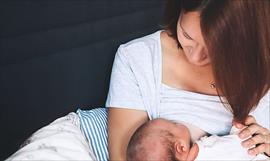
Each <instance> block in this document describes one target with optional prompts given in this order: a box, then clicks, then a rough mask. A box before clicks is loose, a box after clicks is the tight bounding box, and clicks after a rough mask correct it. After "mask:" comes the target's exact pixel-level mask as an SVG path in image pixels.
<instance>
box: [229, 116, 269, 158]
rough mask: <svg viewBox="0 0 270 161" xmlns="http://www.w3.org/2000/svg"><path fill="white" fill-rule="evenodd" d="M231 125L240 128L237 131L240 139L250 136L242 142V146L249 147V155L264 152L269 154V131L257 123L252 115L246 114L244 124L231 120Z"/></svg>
mask: <svg viewBox="0 0 270 161" xmlns="http://www.w3.org/2000/svg"><path fill="white" fill-rule="evenodd" d="M233 125H235V126H236V128H238V129H242V130H241V132H240V133H239V137H240V138H241V139H245V138H248V137H250V138H248V139H247V140H245V141H243V142H242V146H243V147H244V148H249V150H248V153H249V154H250V155H257V154H260V153H265V154H266V155H268V156H270V132H269V130H268V129H267V128H264V127H262V126H260V125H259V124H257V122H256V119H255V118H254V117H253V116H248V117H247V119H246V121H245V124H244V125H243V124H241V123H237V122H233Z"/></svg>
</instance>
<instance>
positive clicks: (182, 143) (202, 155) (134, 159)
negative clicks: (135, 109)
mask: <svg viewBox="0 0 270 161" xmlns="http://www.w3.org/2000/svg"><path fill="white" fill-rule="evenodd" d="M237 131H238V130H237V129H236V128H234V127H233V128H232V129H231V132H230V135H226V136H216V135H212V136H209V137H207V136H205V137H202V138H201V139H199V140H198V141H196V142H195V143H194V144H193V143H192V141H191V135H190V132H189V129H188V128H187V127H186V126H185V125H184V124H180V123H174V122H172V121H168V120H165V119H160V118H159V119H154V120H151V121H148V122H146V123H145V124H143V125H142V126H140V127H139V128H138V129H137V130H136V132H135V133H134V134H133V136H132V137H131V140H130V142H129V144H128V148H127V161H194V160H196V161H199V160H204V161H205V160H212V161H213V160H216V161H218V160H234V161H235V160H243V161H244V160H245V161H248V160H251V161H254V160H268V159H269V158H268V157H266V156H265V155H262V154H259V155H257V156H251V155H249V154H248V153H247V149H245V148H243V147H242V146H241V141H242V140H241V139H240V138H239V137H238V136H237Z"/></svg>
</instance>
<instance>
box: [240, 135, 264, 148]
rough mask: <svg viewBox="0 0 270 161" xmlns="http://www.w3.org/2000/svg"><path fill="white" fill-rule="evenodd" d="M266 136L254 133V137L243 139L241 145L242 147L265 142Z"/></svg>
mask: <svg viewBox="0 0 270 161" xmlns="http://www.w3.org/2000/svg"><path fill="white" fill-rule="evenodd" d="M266 137H267V136H265V135H262V134H258V135H255V136H254V137H252V138H249V139H247V140H245V141H243V142H242V146H243V147H244V148H250V147H252V146H255V145H256V144H261V143H265V141H266Z"/></svg>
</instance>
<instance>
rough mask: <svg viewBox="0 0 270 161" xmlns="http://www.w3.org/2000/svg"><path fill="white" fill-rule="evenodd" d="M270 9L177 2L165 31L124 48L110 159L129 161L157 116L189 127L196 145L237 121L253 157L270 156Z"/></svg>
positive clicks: (114, 84) (118, 61) (118, 63)
mask: <svg viewBox="0 0 270 161" xmlns="http://www.w3.org/2000/svg"><path fill="white" fill-rule="evenodd" d="M269 7H270V4H269V1H268V0H261V1H256V0H253V1H252V0H237V1H231V0H218V1H216V0H169V1H168V4H167V10H166V26H165V28H164V30H162V31H158V32H156V33H154V34H151V35H148V36H146V37H143V38H140V39H136V40H133V41H131V42H129V43H127V44H124V45H121V46H120V47H119V49H118V51H117V54H116V56H115V61H114V65H113V70H112V75H111V83H110V90H109V94H108V98H107V102H106V106H107V107H110V108H109V119H108V136H109V140H108V142H109V157H110V160H125V159H126V156H125V153H126V148H127V144H128V142H129V139H130V137H131V135H132V134H133V133H134V131H135V130H136V128H137V127H138V126H140V125H141V124H142V123H144V122H146V121H147V120H149V119H153V118H157V117H162V118H166V119H168V120H174V121H179V122H183V123H185V124H186V125H187V126H188V127H189V129H190V131H191V134H192V139H193V140H196V139H198V138H199V137H201V136H203V135H206V134H207V133H209V134H219V135H222V134H227V133H228V132H229V129H230V127H231V125H232V121H233V120H234V121H233V122H234V124H235V125H236V126H237V127H239V128H243V127H245V128H244V129H243V130H242V132H241V133H240V134H239V137H240V138H246V137H249V136H252V137H251V138H250V139H248V140H246V141H244V142H243V146H244V147H247V148H248V147H252V146H253V145H256V147H253V148H251V149H249V150H248V152H249V153H250V154H251V155H256V154H258V153H265V154H267V155H270V144H269V143H270V142H269V140H270V134H269V129H267V127H268V128H269V114H268V113H269V95H270V94H269V92H268V91H269V85H270V47H269V42H270V31H269V30H270V24H269V21H268V20H269V19H270V17H269V16H270V11H269V10H270V8H269ZM249 114H250V116H248V115H249ZM251 115H252V116H251ZM257 122H258V123H257Z"/></svg>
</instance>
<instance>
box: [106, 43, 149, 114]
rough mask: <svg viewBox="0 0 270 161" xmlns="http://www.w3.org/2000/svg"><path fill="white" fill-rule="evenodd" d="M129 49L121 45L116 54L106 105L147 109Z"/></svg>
mask: <svg viewBox="0 0 270 161" xmlns="http://www.w3.org/2000/svg"><path fill="white" fill-rule="evenodd" d="M128 54H129V53H128V50H127V49H125V47H124V46H123V45H121V46H120V47H119V48H118V50H117V53H116V55H115V59H114V63H113V68H112V73H111V80H110V87H109V93H108V96H107V101H106V107H117V108H127V109H136V110H145V107H144V104H143V99H142V95H141V92H140V88H139V84H138V82H137V80H136V77H135V74H134V72H133V70H132V65H131V64H130V61H129V59H128Z"/></svg>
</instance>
